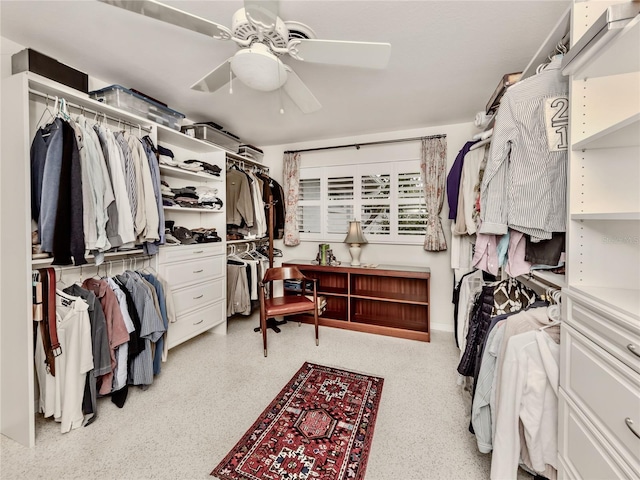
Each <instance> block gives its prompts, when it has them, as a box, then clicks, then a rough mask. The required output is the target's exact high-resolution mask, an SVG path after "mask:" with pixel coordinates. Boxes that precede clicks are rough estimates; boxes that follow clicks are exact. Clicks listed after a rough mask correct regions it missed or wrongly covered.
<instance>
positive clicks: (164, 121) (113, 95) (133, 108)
mask: <svg viewBox="0 0 640 480" xmlns="http://www.w3.org/2000/svg"><path fill="white" fill-rule="evenodd" d="M89 96H91V98H94V99H96V100H98V101H100V102H104V103H106V104H107V105H111V106H112V107H116V108H120V109H122V110H126V111H127V112H130V113H133V114H134V115H138V116H140V117H142V118H147V119H149V120H152V121H154V122H156V123H159V124H161V125H166V126H167V127H170V128H173V129H174V130H179V129H180V121H181V120H182V119H183V118H184V115H183V114H182V113H180V112H176V111H175V110H172V109H170V108H168V107H165V106H164V105H162V104H160V103H158V102H155V101H153V100H151V99H150V98H148V97H145V96H143V95H140V94H138V93H135V92H132V91H131V90H129V89H128V88H124V87H122V86H120V85H111V86H109V87H105V88H102V89H100V90H95V91H93V92H90V93H89Z"/></svg>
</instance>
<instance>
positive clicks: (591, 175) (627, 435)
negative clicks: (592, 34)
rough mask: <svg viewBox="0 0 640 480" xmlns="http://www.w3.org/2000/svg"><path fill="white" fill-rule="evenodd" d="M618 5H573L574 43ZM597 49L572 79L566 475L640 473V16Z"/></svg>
mask: <svg viewBox="0 0 640 480" xmlns="http://www.w3.org/2000/svg"><path fill="white" fill-rule="evenodd" d="M614 3H619V2H602V1H591V2H577V3H575V4H574V5H573V18H572V33H573V35H572V37H573V38H572V44H575V43H576V41H578V40H579V39H580V37H581V36H582V35H583V34H584V33H585V32H586V31H587V29H588V28H589V27H590V26H591V25H592V24H593V23H594V22H595V21H596V19H597V18H598V17H599V16H600V15H601V14H602V13H603V12H604V10H605V9H606V8H607V7H608V6H610V5H612V4H614ZM589 50H590V48H586V49H585V50H584V52H581V53H580V55H589V56H590V57H591V58H590V59H588V60H586V61H585V62H584V64H583V65H582V66H581V67H580V68H578V69H577V70H574V71H573V75H572V76H571V83H570V88H571V90H570V95H571V101H570V104H571V107H570V108H571V112H570V120H569V121H570V152H569V191H570V197H569V225H568V250H567V253H568V268H567V273H568V275H567V288H565V289H564V290H563V292H564V301H563V308H564V319H565V321H564V323H563V326H562V338H561V372H560V395H559V397H560V407H559V422H560V425H559V436H560V438H559V450H560V451H559V460H560V462H559V463H560V464H559V475H560V478H571V479H580V478H585V479H590V478H602V479H604V478H607V479H608V478H640V188H639V184H640V66H639V63H640V16H637V17H635V19H634V20H632V21H631V22H630V23H628V24H627V26H626V27H624V28H623V29H622V30H621V31H620V32H619V33H618V34H617V35H616V36H614V37H612V38H611V39H610V40H609V41H608V42H606V44H604V45H602V46H601V48H599V49H598V50H597V52H596V53H595V54H593V53H594V50H592V51H589ZM576 58H579V57H576ZM582 60H584V59H582Z"/></svg>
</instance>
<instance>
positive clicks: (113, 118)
mask: <svg viewBox="0 0 640 480" xmlns="http://www.w3.org/2000/svg"><path fill="white" fill-rule="evenodd" d="M29 93H30V94H32V95H35V96H37V97H41V98H44V99H46V100H52V101H55V97H52V96H51V95H49V94H47V93H41V92H38V91H37V90H31V89H30V90H29ZM59 98H64V96H61V97H59ZM65 102H66V104H67V106H69V107H71V108H75V109H77V110H80V111H83V112H89V113H93V114H95V115H98V116H100V117H103V118H108V119H109V120H111V121H113V122H118V123H122V124H124V125H128V126H130V127H135V128H139V129H141V130H144V131H145V132H147V133H150V132H151V128H149V127H143V126H142V125H140V124H139V123H131V122H129V121H127V120H122V119H121V118H116V117H112V116H111V115H107V114H106V113H103V112H98V111H97V110H93V109H91V108H87V107H83V106H82V105H76V104H75V103H71V102H69V101H68V100H67V99H66V98H65Z"/></svg>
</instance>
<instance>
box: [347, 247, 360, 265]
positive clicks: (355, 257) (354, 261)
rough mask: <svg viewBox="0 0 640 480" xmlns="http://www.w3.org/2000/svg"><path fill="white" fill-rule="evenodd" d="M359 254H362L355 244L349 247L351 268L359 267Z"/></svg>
mask: <svg viewBox="0 0 640 480" xmlns="http://www.w3.org/2000/svg"><path fill="white" fill-rule="evenodd" d="M361 252H362V249H361V248H360V245H358V244H357V243H352V244H351V246H350V247H349V253H350V254H351V266H352V267H357V266H359V265H360V253H361Z"/></svg>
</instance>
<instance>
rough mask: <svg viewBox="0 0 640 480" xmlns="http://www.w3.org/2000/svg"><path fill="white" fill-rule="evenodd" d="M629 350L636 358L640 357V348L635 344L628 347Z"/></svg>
mask: <svg viewBox="0 0 640 480" xmlns="http://www.w3.org/2000/svg"><path fill="white" fill-rule="evenodd" d="M627 350H629V351H630V352H631V353H633V354H634V355H635V356H636V357H640V352H639V351H638V347H636V346H635V345H634V344H633V343H630V344H629V345H627Z"/></svg>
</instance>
